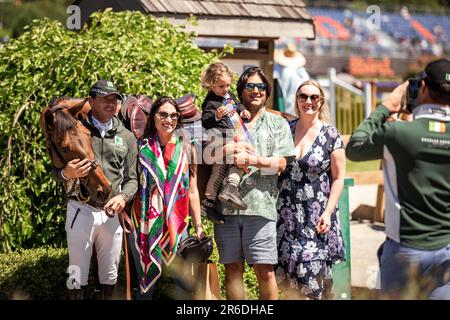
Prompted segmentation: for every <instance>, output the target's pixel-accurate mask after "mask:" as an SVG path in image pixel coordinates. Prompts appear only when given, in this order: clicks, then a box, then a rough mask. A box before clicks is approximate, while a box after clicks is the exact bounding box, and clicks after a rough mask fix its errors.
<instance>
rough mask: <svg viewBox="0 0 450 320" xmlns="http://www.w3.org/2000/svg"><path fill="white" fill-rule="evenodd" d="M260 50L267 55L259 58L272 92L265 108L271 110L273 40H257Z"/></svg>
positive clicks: (272, 100) (272, 102)
mask: <svg viewBox="0 0 450 320" xmlns="http://www.w3.org/2000/svg"><path fill="white" fill-rule="evenodd" d="M259 42H260V48H264V49H266V50H267V53H266V54H264V55H262V56H261V68H262V69H263V71H264V73H265V74H266V77H267V80H269V83H270V85H271V86H272V92H271V94H270V97H269V99H267V102H266V106H267V108H269V109H273V104H274V99H273V97H274V94H275V92H274V89H275V88H274V87H273V55H274V51H275V40H274V39H268V40H259Z"/></svg>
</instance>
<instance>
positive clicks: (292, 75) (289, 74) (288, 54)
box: [275, 43, 310, 114]
mask: <svg viewBox="0 0 450 320" xmlns="http://www.w3.org/2000/svg"><path fill="white" fill-rule="evenodd" d="M275 63H277V64H279V65H280V66H281V67H282V69H281V74H280V78H279V80H280V85H281V89H282V90H283V96H284V104H285V110H284V111H285V112H287V113H290V114H295V103H294V102H295V91H296V90H297V88H298V86H299V85H300V84H302V83H303V82H304V81H306V80H309V78H310V77H309V74H308V72H307V71H306V69H305V64H306V59H305V57H304V56H303V55H302V54H301V53H300V52H298V51H297V47H296V46H295V44H293V43H288V44H287V45H286V47H285V48H284V50H283V51H282V52H281V51H279V50H277V51H275Z"/></svg>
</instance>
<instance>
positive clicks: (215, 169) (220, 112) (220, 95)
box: [201, 62, 251, 223]
mask: <svg viewBox="0 0 450 320" xmlns="http://www.w3.org/2000/svg"><path fill="white" fill-rule="evenodd" d="M232 79H233V73H232V72H231V70H230V68H229V67H228V66H227V65H226V64H224V63H223V62H216V63H213V64H211V65H209V66H208V68H207V69H206V71H205V72H204V73H203V75H202V86H203V87H204V88H206V89H207V90H208V94H207V96H206V98H205V100H204V101H203V104H202V110H203V113H202V125H203V127H204V128H205V129H206V130H208V129H212V128H216V129H218V130H220V132H222V136H223V137H224V138H225V137H226V130H230V129H233V125H232V123H231V122H230V117H231V116H232V115H233V113H234V112H238V114H239V115H240V116H241V118H242V119H243V120H245V119H246V120H248V119H249V118H250V116H251V115H250V112H249V111H248V110H246V109H245V107H244V105H242V104H239V103H238V101H237V99H236V97H235V96H234V95H233V94H232V93H231V92H229V89H230V85H231V81H232ZM228 167H229V165H227V164H225V163H224V164H216V163H215V164H213V165H212V172H211V176H210V178H209V180H208V184H207V186H206V192H205V198H206V199H204V200H203V201H202V205H201V208H202V214H204V215H206V216H207V217H208V218H209V219H210V220H212V221H213V222H214V223H224V217H223V215H222V214H220V213H218V212H217V210H216V201H217V195H218V193H219V190H220V188H221V187H222V183H223V181H224V178H225V175H226V174H227V172H228V177H227V179H226V180H225V183H226V184H225V186H224V188H223V190H222V192H221V193H220V195H219V199H220V200H221V201H222V202H225V203H227V204H228V205H229V206H232V207H234V208H236V209H240V210H245V209H247V205H246V204H245V202H244V201H243V200H242V199H241V197H240V196H239V192H238V185H239V182H240V180H241V177H242V173H243V171H242V169H240V168H239V167H236V166H231V167H230V170H229V171H228Z"/></svg>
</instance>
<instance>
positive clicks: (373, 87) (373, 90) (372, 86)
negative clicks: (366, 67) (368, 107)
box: [370, 80, 377, 111]
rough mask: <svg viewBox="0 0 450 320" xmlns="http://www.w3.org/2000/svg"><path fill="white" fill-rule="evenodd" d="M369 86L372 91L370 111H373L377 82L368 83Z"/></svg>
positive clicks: (375, 101)
mask: <svg viewBox="0 0 450 320" xmlns="http://www.w3.org/2000/svg"><path fill="white" fill-rule="evenodd" d="M370 86H371V89H372V93H371V95H372V111H374V110H375V108H376V107H377V82H376V81H375V80H372V81H371V82H370Z"/></svg>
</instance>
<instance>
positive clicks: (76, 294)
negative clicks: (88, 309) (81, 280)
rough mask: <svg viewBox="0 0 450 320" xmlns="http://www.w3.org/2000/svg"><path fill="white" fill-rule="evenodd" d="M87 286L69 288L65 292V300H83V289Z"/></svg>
mask: <svg viewBox="0 0 450 320" xmlns="http://www.w3.org/2000/svg"><path fill="white" fill-rule="evenodd" d="M86 287H87V286H81V288H80V289H70V290H68V292H67V300H84V291H85V290H86Z"/></svg>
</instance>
